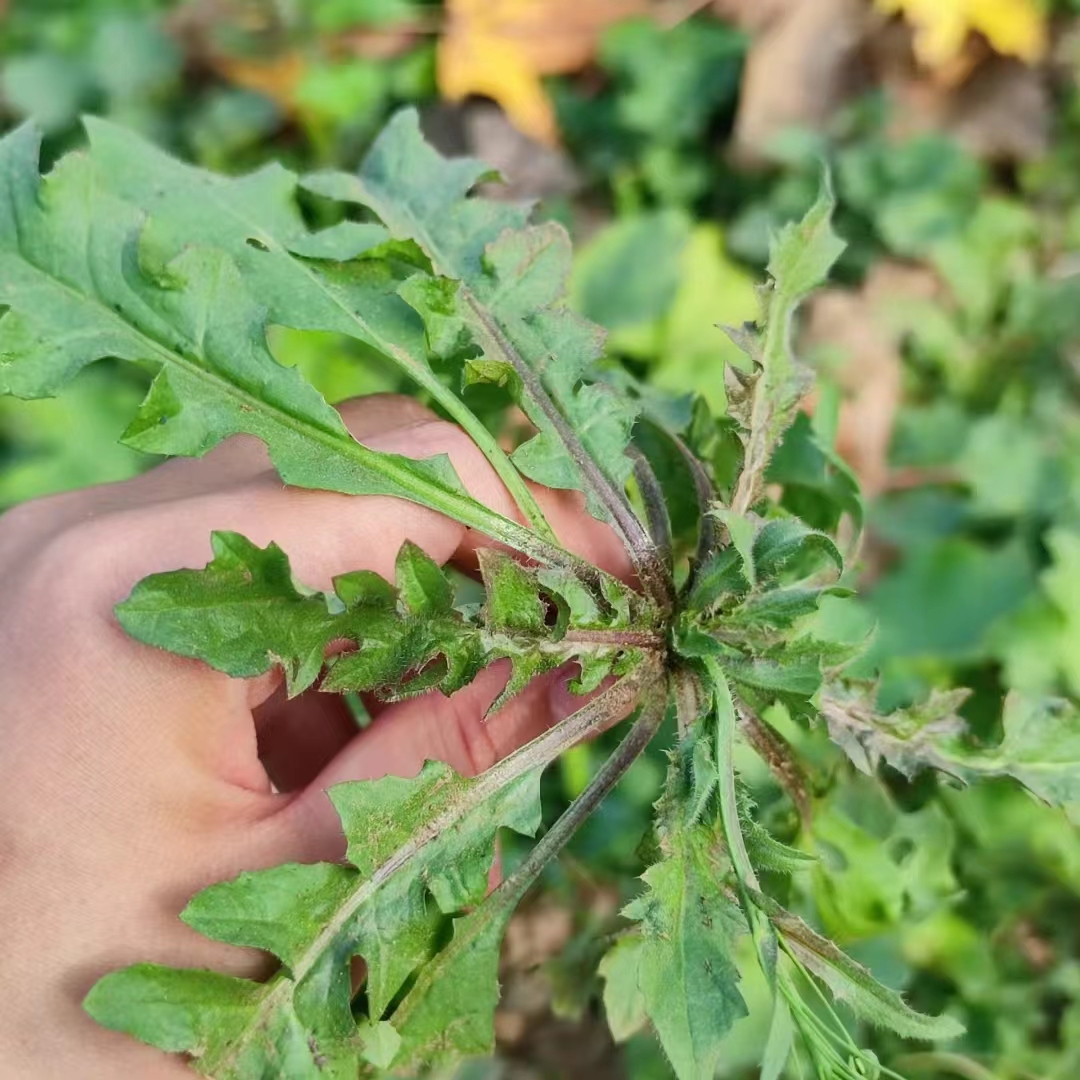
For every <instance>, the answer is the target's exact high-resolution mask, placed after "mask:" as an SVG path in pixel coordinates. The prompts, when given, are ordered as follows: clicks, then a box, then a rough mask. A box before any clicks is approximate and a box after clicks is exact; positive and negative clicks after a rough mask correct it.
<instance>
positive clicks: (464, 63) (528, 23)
mask: <svg viewBox="0 0 1080 1080" xmlns="http://www.w3.org/2000/svg"><path fill="white" fill-rule="evenodd" d="M649 9H650V4H649V0H447V3H446V20H447V21H446V28H445V31H444V32H443V36H442V38H441V39H440V41H439V48H438V68H437V77H438V83H439V90H440V91H441V92H442V94H443V96H444V97H446V98H448V99H449V100H450V101H461V100H463V99H464V98H466V97H468V96H469V95H471V94H476V95H479V96H481V97H488V98H491V99H492V100H493V101H496V102H498V104H499V105H501V106H502V108H503V110H504V111H505V112H506V114H507V116H509V117H510V119H511V121H512V122H513V123H514V126H515V127H517V128H518V130H520V131H522V132H524V133H525V134H526V135H529V136H531V137H532V138H534V139H537V140H538V141H540V142H544V143H548V144H549V145H550V144H554V143H556V142H557V141H558V128H557V126H556V122H555V111H554V109H553V108H552V105H551V101H550V100H549V99H548V96H547V94H546V93H545V91H544V87H543V83H542V82H541V79H542V77H543V76H545V75H561V74H566V73H568V72H572V71H577V70H579V69H580V68H582V67H584V66H585V65H586V64H587V63H588V62H589V61H590V60H591V59H592V57H593V55H594V53H595V51H596V46H597V42H598V41H599V38H600V34H601V33H602V32H603V31H604V30H605V29H606V28H607V27H608V26H610V25H611V24H612V23H614V22H618V21H619V20H621V19H626V18H629V17H630V16H633V15H641V14H644V13H646V12H647V11H649Z"/></svg>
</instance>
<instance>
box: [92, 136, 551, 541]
mask: <svg viewBox="0 0 1080 1080" xmlns="http://www.w3.org/2000/svg"><path fill="white" fill-rule="evenodd" d="M87 130H88V132H89V135H90V142H91V158H92V160H93V162H94V163H95V164H96V165H97V167H98V168H97V172H96V175H97V177H98V182H99V183H100V184H101V185H102V186H104V187H107V188H108V190H109V191H111V192H113V193H114V194H115V195H116V196H117V197H118V198H120V199H122V200H124V201H125V202H126V203H129V204H130V205H132V206H133V207H136V208H138V210H140V211H141V212H142V214H144V215H150V216H151V220H152V223H153V230H154V233H155V236H156V237H157V242H158V244H159V245H160V247H162V248H163V249H164V250H166V251H169V252H179V251H182V250H183V249H184V248H185V247H187V246H188V245H191V244H204V245H207V246H213V247H215V248H218V249H220V250H222V251H224V252H225V253H226V254H227V255H228V256H229V258H230V259H231V261H232V262H233V263H234V264H235V265H236V267H237V269H238V270H239V272H240V275H241V277H242V278H243V280H244V282H245V284H246V286H247V288H248V289H250V291H251V294H252V295H254V296H257V297H258V298H259V302H260V303H261V304H263V305H265V307H266V311H267V317H268V319H269V320H270V321H272V322H274V323H278V324H281V325H284V326H290V327H294V328H296V329H300V330H320V331H329V332H334V333H340V334H345V335H348V336H349V337H353V338H356V339H357V340H359V341H361V342H363V343H364V344H366V345H368V346H370V347H371V348H373V349H375V350H377V351H378V352H379V353H381V354H382V355H384V356H386V357H388V358H389V359H390V360H392V361H393V362H394V363H395V364H397V365H398V366H399V367H400V368H401V369H402V371H403V372H404V373H405V374H406V375H408V377H409V378H410V379H412V380H413V381H414V382H415V383H416V384H417V385H418V386H420V387H422V388H423V389H424V390H426V391H427V392H428V393H430V394H431V395H432V397H433V398H434V399H435V400H436V401H438V402H439V404H440V405H442V406H443V408H445V409H446V410H447V412H448V413H449V414H450V415H451V416H452V417H453V419H454V420H455V421H457V423H459V424H460V425H461V426H462V427H464V428H465V429H466V430H467V431H468V432H469V434H470V436H471V437H472V438H473V440H474V441H475V442H476V443H477V444H478V445H479V446H480V447H481V449H482V450H483V451H484V453H485V455H486V456H487V457H488V460H489V461H490V462H491V463H492V466H493V467H494V468H495V470H496V471H497V472H498V473H499V476H500V478H501V479H502V480H503V482H504V483H505V484H506V486H507V488H508V489H509V490H510V492H511V494H512V495H513V496H514V498H515V500H516V501H517V502H518V504H519V506H521V507H522V509H523V511H524V512H525V514H526V517H527V518H528V519H529V521H530V522H531V524H532V525H533V526H534V527H535V528H537V529H538V530H539V531H540V533H541V535H542V536H545V537H546V538H548V539H550V532H549V530H548V529H547V527H546V524H545V523H544V520H543V515H542V514H541V513H540V511H539V508H538V507H537V506H536V502H535V499H534V498H533V496H532V495H531V494H530V493H529V491H528V489H527V488H526V487H525V485H524V483H523V482H522V480H521V478H520V476H519V475H518V473H517V472H516V470H515V469H514V468H513V466H512V465H511V464H510V462H509V459H508V458H507V456H506V454H505V453H503V452H502V451H501V450H500V449H499V447H498V444H497V443H496V441H495V440H494V438H493V437H492V436H491V434H490V433H489V432H488V431H487V429H486V428H485V427H484V426H483V425H482V424H481V423H479V421H478V420H477V419H476V417H475V416H473V414H472V413H471V412H470V411H469V409H468V408H467V407H466V406H465V405H464V403H463V402H462V401H461V400H460V398H459V397H458V396H457V395H456V394H455V393H454V392H453V391H452V390H450V389H449V388H448V387H447V386H445V385H444V384H443V383H442V382H441V381H440V380H439V378H438V377H437V376H436V375H435V373H434V372H433V371H432V369H431V367H430V365H429V363H428V344H427V341H426V340H425V334H424V327H423V324H422V323H421V321H420V320H419V319H418V318H417V316H416V314H415V312H413V310H412V309H411V308H410V307H409V305H408V304H407V303H406V302H405V301H404V300H403V299H402V298H401V296H399V295H398V291H399V289H401V287H402V285H403V283H404V282H406V281H407V280H408V278H409V277H411V276H413V275H415V274H416V272H417V269H418V267H419V268H421V269H422V268H424V267H426V266H427V265H428V262H427V259H426V257H425V256H423V254H422V253H421V252H420V251H419V249H418V248H417V247H416V245H415V244H414V243H412V242H411V240H410V239H409V237H408V236H406V235H404V234H395V236H396V239H395V240H393V241H390V242H386V238H387V236H389V235H390V234H389V233H388V231H387V230H386V229H385V228H384V227H382V226H374V225H371V224H359V223H353V222H343V223H341V224H339V225H337V226H334V227H333V228H332V229H331V230H328V231H326V232H324V233H316V234H312V233H310V232H309V231H308V229H307V226H306V225H305V223H304V221H303V218H302V216H301V214H300V212H299V209H298V206H297V204H296V192H297V179H296V176H295V175H294V174H293V173H291V172H289V171H288V170H286V169H284V168H282V167H281V166H280V165H268V166H266V167H264V168H262V169H260V170H259V171H257V172H255V173H252V174H250V175H248V176H241V177H238V178H233V177H224V176H218V175H215V174H213V173H209V172H206V171H204V170H202V169H196V168H192V167H191V166H188V165H185V164H183V163H181V162H179V161H176V160H175V159H173V158H171V157H169V156H168V155H167V154H164V153H162V152H161V151H160V150H157V149H156V148H154V147H153V146H151V145H150V144H148V143H146V142H144V141H143V140H141V139H139V138H138V137H137V136H135V135H133V134H132V133H130V132H127V131H125V130H123V129H122V128H119V127H116V126H114V125H111V124H108V123H106V122H104V121H101V120H93V119H90V120H88V121H87ZM358 255H362V256H363V257H362V258H360V259H357V258H355V256H358ZM343 259H348V261H341V260H343ZM223 306H226V307H228V305H227V304H226V305H223ZM343 490H348V489H343ZM425 505H428V503H425ZM478 506H479V504H477V505H476V506H472V507H471V510H470V513H471V516H475V515H477V514H479V515H480V516H483V517H486V518H487V525H486V527H485V526H483V525H480V524H479V522H476V523H475V527H477V528H482V529H484V531H486V532H487V533H488V534H489V535H493V536H496V535H500V532H501V536H500V538H502V539H504V540H508V541H509V542H511V543H512V544H513V546H516V547H518V548H519V549H520V550H524V551H529V549H530V548H534V549H535V550H534V551H532V552H530V554H532V555H533V557H541V556H540V552H541V548H539V547H537V540H536V538H535V537H532V536H530V534H529V533H528V531H527V530H524V529H522V528H521V527H520V526H518V525H516V523H514V522H507V520H506V519H503V518H500V516H499V515H497V514H493V513H492V512H491V511H488V510H486V509H480V508H478ZM434 508H435V509H441V510H442V511H443V512H445V513H449V514H450V516H456V517H457V519H458V520H463V518H461V516H460V515H461V513H462V512H463V507H462V506H461V505H459V506H458V507H457V513H456V514H455V512H454V511H453V509H452V508H448V506H447V504H446V503H445V500H443V505H441V506H435V507H434ZM500 521H501V522H502V524H501V525H500V524H499V522H500ZM468 524H473V523H471V522H469V523H468ZM511 534H512V535H514V536H516V538H517V539H516V541H515V540H510V535H511ZM547 546H548V545H545V547H547ZM551 554H552V552H551V551H550V550H549V551H548V556H549V557H550V556H551ZM542 561H543V560H542Z"/></svg>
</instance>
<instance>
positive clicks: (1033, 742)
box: [822, 690, 1080, 811]
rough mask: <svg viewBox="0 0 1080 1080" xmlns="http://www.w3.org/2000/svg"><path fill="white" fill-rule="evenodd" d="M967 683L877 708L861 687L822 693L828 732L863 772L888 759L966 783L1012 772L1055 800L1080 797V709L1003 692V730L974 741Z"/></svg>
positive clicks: (907, 771)
mask: <svg viewBox="0 0 1080 1080" xmlns="http://www.w3.org/2000/svg"><path fill="white" fill-rule="evenodd" d="M968 696H969V695H968V692H967V691H964V690H953V691H949V692H947V693H941V692H934V693H932V694H931V695H930V697H929V698H928V699H927V700H926V701H925V702H924V703H922V704H921V705H918V706H915V707H913V708H910V709H899V710H897V711H896V712H893V713H890V714H888V715H884V716H882V715H880V714H878V713H877V711H876V710H875V709H874V707H873V703H872V701H870V700H869V699H868V697H867V696H865V695H860V694H859V693H857V692H848V693H837V692H835V691H833V692H830V693H829V694H827V695H825V696H824V697H823V700H822V715H823V716H824V717H825V721H826V723H827V725H828V729H829V736H830V738H831V739H832V740H833V741H834V742H835V743H837V745H839V746H840V748H841V749H842V750H844V752H845V753H846V754H847V755H848V757H849V758H851V760H852V762H853V763H854V764H855V765H856V766H857V767H858V768H859V769H861V770H862V771H863V772H866V773H873V772H874V770H875V769H876V768H877V766H878V765H879V764H880V763H881V762H882V761H885V762H887V763H888V764H890V765H891V766H892V767H893V768H895V769H897V770H899V771H900V772H902V773H904V775H906V776H908V777H911V776H914V775H915V774H916V773H917V772H919V771H920V770H921V769H924V768H933V769H937V770H939V771H940V772H944V773H946V774H948V775H950V776H952V777H954V778H956V779H957V780H960V781H962V782H963V783H972V782H973V781H975V780H978V779H983V778H988V777H1001V776H1009V777H1012V778H1013V779H1015V780H1017V781H1019V782H1020V783H1021V784H1023V785H1024V787H1026V788H1027V789H1028V790H1029V791H1030V792H1031V793H1032V794H1034V795H1036V796H1038V797H1039V798H1040V799H1042V800H1043V801H1044V802H1047V803H1049V804H1050V805H1051V806H1060V807H1066V808H1068V809H1069V810H1070V811H1072V810H1073V809H1074V807H1075V806H1076V804H1080V709H1077V708H1076V706H1075V705H1073V704H1072V703H1071V702H1068V701H1066V700H1064V699H1060V698H1037V697H1031V696H1027V695H1023V694H1020V693H1017V692H1015V691H1014V692H1012V693H1010V694H1009V695H1008V696H1007V697H1006V699H1005V709H1004V714H1003V717H1002V723H1003V727H1004V736H1003V738H1002V740H1001V742H1000V743H999V744H998V745H997V746H976V745H975V744H974V743H973V742H972V741H971V740H970V739H969V738H967V723H966V722H965V721H964V720H963V718H962V717H960V716H959V715H957V712H956V710H957V709H958V708H959V707H960V706H961V705H962V704H963V702H964V701H965V700H966V699H967V697H968Z"/></svg>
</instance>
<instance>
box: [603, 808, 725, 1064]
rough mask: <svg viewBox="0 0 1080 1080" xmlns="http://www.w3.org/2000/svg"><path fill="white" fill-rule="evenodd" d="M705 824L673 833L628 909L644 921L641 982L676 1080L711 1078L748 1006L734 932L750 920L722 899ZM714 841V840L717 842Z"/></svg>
mask: <svg viewBox="0 0 1080 1080" xmlns="http://www.w3.org/2000/svg"><path fill="white" fill-rule="evenodd" d="M708 837H709V833H708V831H707V830H705V829H703V828H700V827H699V828H698V829H695V830H686V831H680V832H677V833H675V834H674V835H672V836H670V837H669V838H668V839H667V842H666V846H667V847H668V854H667V855H666V857H665V858H664V859H663V860H662V861H661V862H659V863H656V864H655V865H654V866H651V867H650V868H649V869H648V870H647V871H646V872H645V875H644V878H643V880H644V881H645V884H646V886H647V890H646V892H645V893H644V895H643V896H642V897H641V898H639V899H638V900H635V901H634V902H633V903H632V904H631V905H630V906H629V907H628V908H627V909H626V911H625V912H624V914H625V915H626V916H627V917H628V918H631V919H635V920H637V921H639V922H640V923H641V943H640V946H639V947H638V949H637V953H638V956H637V986H638V990H639V991H640V994H641V998H642V1002H643V1005H644V1008H645V1011H646V1013H647V1014H648V1016H649V1019H650V1020H651V1021H652V1024H653V1027H654V1028H655V1029H656V1033H657V1035H658V1036H659V1038H660V1042H661V1044H662V1045H663V1047H664V1052H665V1053H666V1054H667V1056H668V1059H669V1060H670V1061H671V1064H672V1066H673V1067H674V1069H675V1073H676V1075H677V1076H678V1077H679V1080H711V1078H712V1077H713V1076H714V1074H715V1072H716V1068H717V1065H718V1064H719V1061H720V1055H721V1048H722V1042H723V1038H724V1036H725V1035H726V1034H727V1032H728V1031H729V1030H730V1029H731V1026H732V1024H733V1023H734V1022H735V1021H736V1020H737V1019H739V1017H741V1016H744V1015H746V1005H745V1003H744V1002H743V999H742V995H741V994H740V993H739V991H738V987H737V983H738V978H739V973H738V970H737V968H736V967H735V963H734V960H733V949H734V936H735V934H736V932H737V931H738V929H739V928H740V926H742V925H745V924H744V922H743V920H742V917H741V916H740V914H739V911H738V908H737V907H735V906H734V905H733V904H732V903H731V901H730V900H729V899H728V898H727V896H725V894H724V892H723V890H722V889H721V886H720V880H719V878H720V875H719V870H718V867H717V865H716V858H715V855H713V854H712V852H711V851H710V850H709V847H708ZM713 842H714V843H715V840H714V841H713Z"/></svg>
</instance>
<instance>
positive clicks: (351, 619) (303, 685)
mask: <svg viewBox="0 0 1080 1080" xmlns="http://www.w3.org/2000/svg"><path fill="white" fill-rule="evenodd" d="M211 542H212V545H213V549H214V556H215V557H214V559H213V561H212V562H210V563H209V564H208V565H207V567H206V568H205V569H204V570H176V571H172V572H170V573H165V574H155V575H153V576H152V577H149V578H146V579H145V580H144V581H142V582H140V583H139V584H138V585H136V586H135V588H134V590H133V591H132V593H131V596H130V597H128V599H127V600H125V601H124V602H123V603H121V604H119V605H118V606H117V609H116V612H117V617H118V618H119V620H120V624H121V626H123V627H124V629H125V630H126V631H127V632H128V633H129V634H131V636H132V637H134V638H137V639H138V640H139V641H143V642H145V643H146V644H149V645H156V646H157V647H158V648H162V649H168V650H170V651H171V652H174V653H177V654H179V655H181V656H190V657H193V658H195V659H199V660H202V661H203V662H205V663H207V664H210V665H211V667H214V668H216V669H217V670H219V671H224V672H225V673H226V674H228V675H232V676H234V677H236V678H250V677H252V676H255V675H261V674H263V673H264V672H266V671H269V670H270V669H271V668H272V667H274V666H275V665H279V664H280V665H281V666H282V667H283V669H284V671H285V676H286V681H287V684H288V688H289V692H290V694H298V693H300V692H301V691H303V690H306V689H307V688H308V687H310V686H311V685H312V684H313V683H314V682H315V681H316V680H317V679H318V678H319V675H320V673H321V671H322V669H323V667H324V664H327V665H328V666H329V673H328V674H327V675H326V677H325V678H324V679H323V681H322V688H323V689H326V690H372V691H376V692H379V693H380V694H382V695H384V696H386V697H388V698H393V697H400V696H402V695H404V694H408V693H413V692H416V691H418V690H421V689H429V688H431V687H435V686H437V687H439V688H440V689H441V690H443V691H445V692H446V693H452V692H453V691H454V690H457V689H460V688H461V687H462V686H464V685H466V684H467V683H468V682H470V681H471V680H472V679H473V678H474V677H475V675H476V674H477V672H478V671H479V670H480V669H481V668H482V667H483V666H484V665H485V664H486V663H488V662H490V660H491V659H493V658H494V657H493V655H492V654H491V652H490V650H486V649H485V645H484V643H483V641H482V640H481V635H480V630H479V627H477V626H476V625H474V624H472V623H470V622H469V621H468V620H467V619H466V618H465V616H463V615H462V614H460V613H459V612H457V611H455V610H454V609H453V607H452V603H451V602H452V598H453V595H452V587H451V585H450V582H449V581H448V580H447V579H446V577H445V576H444V574H443V572H442V571H441V570H440V569H439V567H438V566H436V565H435V563H433V562H432V561H431V560H430V559H429V558H428V557H427V556H426V555H425V554H424V553H423V552H422V551H420V549H419V548H417V547H416V546H415V545H413V544H406V545H404V546H403V547H402V549H401V552H400V553H399V555H398V559H397V588H396V590H395V589H394V588H392V587H391V586H390V585H388V584H387V583H386V582H385V581H383V579H382V578H380V577H379V576H378V575H377V574H372V573H370V572H366V571H362V572H359V573H354V574H346V575H343V576H342V577H340V578H338V579H337V581H336V582H335V592H334V593H331V594H326V593H319V592H315V591H313V590H311V589H307V588H305V587H304V586H302V585H300V584H298V583H297V582H296V581H295V580H294V579H293V577H292V572H291V569H290V566H289V560H288V557H287V556H286V555H285V553H284V552H283V551H282V550H281V549H280V548H278V547H277V545H275V544H271V545H269V546H268V547H267V548H265V549H263V548H259V547H257V546H256V545H255V544H252V543H251V542H250V541H249V540H246V539H244V537H242V536H239V535H238V534H236V533H214V534H213V537H212V541H211ZM338 640H344V641H348V642H350V643H352V644H353V645H355V646H356V648H355V650H353V651H349V652H343V653H340V654H338V655H336V656H334V657H332V658H331V659H330V660H329V661H327V660H326V659H325V656H326V651H327V648H328V647H329V645H330V643H331V642H333V641H338Z"/></svg>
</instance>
